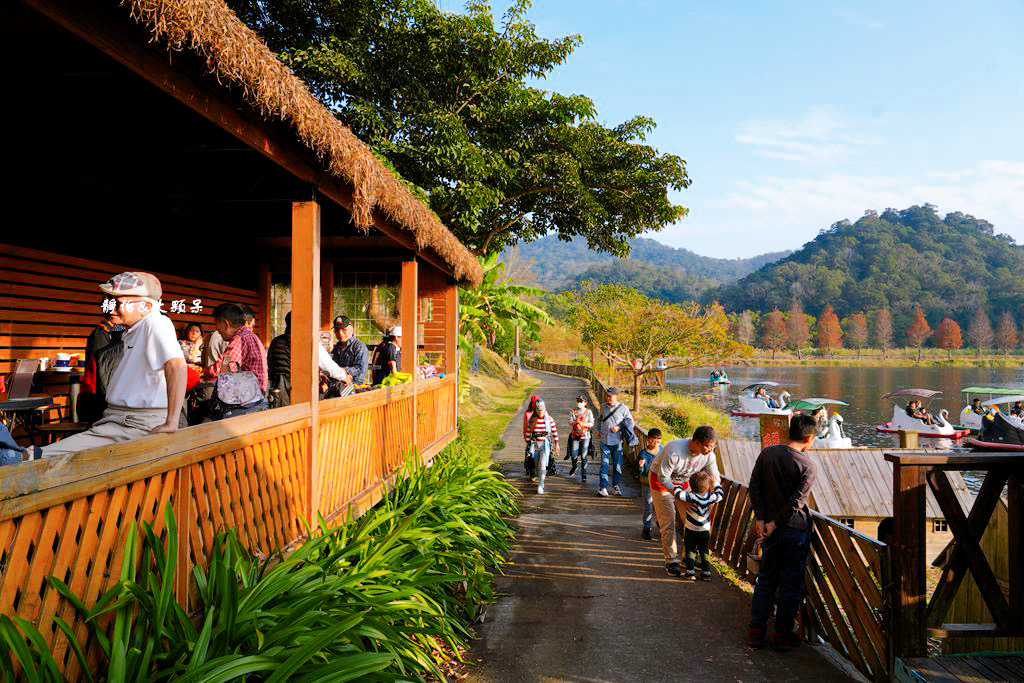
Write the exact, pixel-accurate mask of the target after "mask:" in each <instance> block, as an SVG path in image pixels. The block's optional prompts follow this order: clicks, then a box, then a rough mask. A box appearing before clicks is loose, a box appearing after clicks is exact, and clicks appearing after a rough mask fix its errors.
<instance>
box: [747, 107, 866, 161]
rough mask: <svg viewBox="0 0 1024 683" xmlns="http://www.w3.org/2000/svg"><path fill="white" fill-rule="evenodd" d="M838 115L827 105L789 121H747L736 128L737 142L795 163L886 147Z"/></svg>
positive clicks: (840, 156)
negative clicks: (868, 148) (880, 146)
mask: <svg viewBox="0 0 1024 683" xmlns="http://www.w3.org/2000/svg"><path fill="white" fill-rule="evenodd" d="M860 128H862V126H860V125H859V124H857V123H856V122H854V121H851V120H849V119H847V118H846V117H844V116H842V115H841V114H839V113H838V112H837V111H836V110H835V109H833V108H832V107H830V106H828V105H823V106H817V107H812V108H811V109H809V110H808V111H807V113H805V114H804V115H803V116H801V117H799V118H797V119H795V120H791V121H786V120H779V119H765V120H754V121H747V122H744V123H742V124H740V126H739V127H738V129H737V131H736V135H735V140H736V142H739V143H740V144H743V145H750V146H751V147H753V151H754V154H757V155H758V156H766V157H771V158H775V159H783V160H786V161H796V162H805V163H807V162H826V161H836V160H839V159H842V158H844V157H847V156H849V155H851V154H853V153H854V152H855V150H856V149H857V148H860V147H865V146H877V145H882V144H885V139H884V138H883V137H881V136H880V135H877V134H875V133H872V132H871V131H868V130H861V129H860Z"/></svg>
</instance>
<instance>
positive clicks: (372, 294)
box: [331, 271, 402, 347]
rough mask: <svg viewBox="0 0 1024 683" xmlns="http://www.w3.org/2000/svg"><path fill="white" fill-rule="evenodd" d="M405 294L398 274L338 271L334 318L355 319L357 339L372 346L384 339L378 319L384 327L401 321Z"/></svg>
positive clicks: (335, 276) (333, 307) (332, 315)
mask: <svg viewBox="0 0 1024 683" xmlns="http://www.w3.org/2000/svg"><path fill="white" fill-rule="evenodd" d="M401 292H402V275H401V273H398V272H394V273H366V272H354V271H344V272H338V271H335V273H334V300H333V301H332V302H331V317H332V318H333V317H334V316H338V315H347V316H348V317H349V318H351V319H352V325H353V326H354V327H355V331H356V336H357V337H359V338H360V339H362V340H363V342H364V343H366V344H367V345H368V346H371V347H372V346H373V345H374V344H376V343H377V342H378V341H380V336H381V331H380V330H379V329H378V328H377V326H376V325H374V324H373V321H374V320H375V319H376V320H377V321H378V322H381V323H384V324H387V323H388V322H390V323H391V324H395V323H397V322H400V320H401V316H400V315H399V312H398V306H399V301H400V300H401Z"/></svg>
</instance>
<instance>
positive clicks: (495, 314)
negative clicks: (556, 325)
mask: <svg viewBox="0 0 1024 683" xmlns="http://www.w3.org/2000/svg"><path fill="white" fill-rule="evenodd" d="M480 265H481V266H482V267H483V271H484V278H483V281H482V282H481V283H480V286H479V287H475V288H469V287H465V288H463V289H462V290H460V292H459V329H460V330H461V331H462V335H461V337H460V338H459V343H460V344H461V345H462V348H463V349H464V350H466V351H469V350H471V347H472V344H474V343H477V344H483V345H485V346H487V347H488V348H494V343H495V340H496V339H497V336H498V334H499V333H502V332H504V333H508V334H511V333H512V331H513V330H514V329H515V328H516V327H517V326H518V327H519V328H520V329H521V330H522V331H523V333H524V334H525V335H526V336H527V337H529V338H531V339H538V338H539V335H540V328H541V325H550V324H552V322H553V321H552V319H551V316H549V315H548V314H547V311H545V310H544V309H543V308H541V307H539V306H537V305H535V304H532V303H530V302H529V301H527V299H529V298H536V297H540V296H543V294H544V290H542V289H538V288H537V287H528V286H526V285H517V284H513V283H511V282H509V281H508V279H507V278H506V277H505V264H504V263H502V262H501V256H500V254H498V253H493V254H491V255H490V256H486V257H484V258H483V259H481V261H480Z"/></svg>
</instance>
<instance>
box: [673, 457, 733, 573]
mask: <svg viewBox="0 0 1024 683" xmlns="http://www.w3.org/2000/svg"><path fill="white" fill-rule="evenodd" d="M710 489H711V475H710V474H709V473H708V472H707V471H705V470H700V471H698V472H696V473H694V475H693V476H692V477H690V490H689V491H684V492H683V498H682V500H683V501H684V502H685V503H686V522H685V524H686V531H685V533H684V534H683V542H684V543H685V544H686V578H688V579H690V580H691V581H696V580H697V573H696V571H695V565H696V563H697V557H698V555H699V556H700V569H701V572H700V578H702V579H703V580H705V581H710V580H711V560H710V559H709V551H708V544H709V541H710V539H711V506H712V505H714V504H715V503H718V502H720V501H721V500H722V499H723V498H725V491H723V490H722V487H721V486H715V490H714V491H711V490H710Z"/></svg>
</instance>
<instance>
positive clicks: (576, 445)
mask: <svg viewBox="0 0 1024 683" xmlns="http://www.w3.org/2000/svg"><path fill="white" fill-rule="evenodd" d="M589 454H590V436H589V435H588V436H584V437H581V438H578V439H577V438H575V437H574V438H573V440H572V448H571V449H570V452H569V457H571V458H572V466H573V467H576V462H577V458H579V462H580V468H581V471H582V478H583V481H586V480H587V456H588V455H589Z"/></svg>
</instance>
